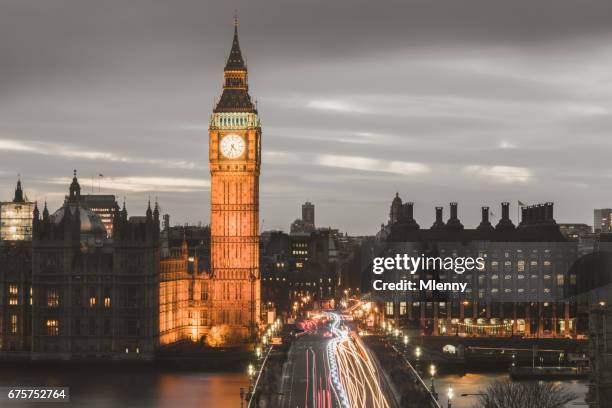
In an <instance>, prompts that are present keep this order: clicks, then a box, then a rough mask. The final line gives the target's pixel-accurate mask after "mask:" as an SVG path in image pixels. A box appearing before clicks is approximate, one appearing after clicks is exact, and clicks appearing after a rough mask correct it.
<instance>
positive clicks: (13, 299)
mask: <svg viewBox="0 0 612 408" xmlns="http://www.w3.org/2000/svg"><path fill="white" fill-rule="evenodd" d="M8 303H9V305H18V304H19V287H18V286H17V285H12V284H11V285H9V302H8Z"/></svg>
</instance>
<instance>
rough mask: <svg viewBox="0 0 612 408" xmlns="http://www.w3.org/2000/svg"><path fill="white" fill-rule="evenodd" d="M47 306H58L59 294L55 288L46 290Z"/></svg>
mask: <svg viewBox="0 0 612 408" xmlns="http://www.w3.org/2000/svg"><path fill="white" fill-rule="evenodd" d="M47 306H49V307H57V306H59V295H58V293H57V290H55V289H50V290H48V291H47Z"/></svg>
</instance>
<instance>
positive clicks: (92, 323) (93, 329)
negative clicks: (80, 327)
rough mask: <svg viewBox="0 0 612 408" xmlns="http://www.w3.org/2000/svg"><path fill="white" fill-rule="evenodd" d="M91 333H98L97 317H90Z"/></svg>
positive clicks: (92, 334)
mask: <svg viewBox="0 0 612 408" xmlns="http://www.w3.org/2000/svg"><path fill="white" fill-rule="evenodd" d="M89 335H90V336H95V335H96V319H94V318H93V317H90V318H89Z"/></svg>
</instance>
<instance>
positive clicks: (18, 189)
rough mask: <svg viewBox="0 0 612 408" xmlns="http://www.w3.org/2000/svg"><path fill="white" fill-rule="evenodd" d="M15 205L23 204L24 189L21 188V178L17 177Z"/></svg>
mask: <svg viewBox="0 0 612 408" xmlns="http://www.w3.org/2000/svg"><path fill="white" fill-rule="evenodd" d="M13 202H14V203H23V202H24V199H23V189H22V188H21V176H20V175H19V176H17V187H15V197H14V198H13Z"/></svg>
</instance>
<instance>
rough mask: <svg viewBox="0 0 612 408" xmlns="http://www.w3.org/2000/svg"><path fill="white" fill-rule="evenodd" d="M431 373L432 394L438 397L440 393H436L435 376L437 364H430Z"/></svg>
mask: <svg viewBox="0 0 612 408" xmlns="http://www.w3.org/2000/svg"><path fill="white" fill-rule="evenodd" d="M429 374H430V375H431V395H433V396H434V398H436V399H437V398H438V395H437V394H436V386H435V385H434V376H435V375H436V366H435V365H433V364H432V365H430V366H429Z"/></svg>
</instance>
